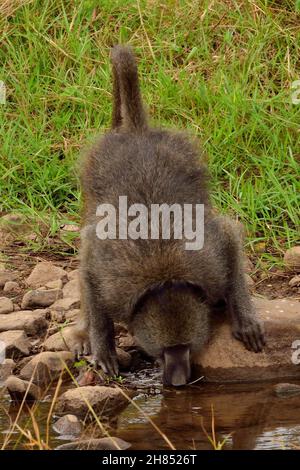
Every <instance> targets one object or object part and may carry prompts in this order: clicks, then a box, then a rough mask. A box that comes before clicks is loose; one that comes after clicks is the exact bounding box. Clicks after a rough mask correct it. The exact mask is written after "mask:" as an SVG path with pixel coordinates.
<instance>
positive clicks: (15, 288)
mask: <svg viewBox="0 0 300 470" xmlns="http://www.w3.org/2000/svg"><path fill="white" fill-rule="evenodd" d="M19 290H20V286H19V284H18V283H17V282H15V281H7V282H6V283H5V285H4V287H3V292H9V293H15V292H19Z"/></svg>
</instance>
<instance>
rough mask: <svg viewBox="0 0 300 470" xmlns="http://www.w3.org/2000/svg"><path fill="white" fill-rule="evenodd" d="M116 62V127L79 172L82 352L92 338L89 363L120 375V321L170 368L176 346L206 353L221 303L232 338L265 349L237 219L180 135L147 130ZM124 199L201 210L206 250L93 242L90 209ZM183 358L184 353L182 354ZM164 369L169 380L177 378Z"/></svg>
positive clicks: (127, 66)
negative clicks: (215, 205)
mask: <svg viewBox="0 0 300 470" xmlns="http://www.w3.org/2000/svg"><path fill="white" fill-rule="evenodd" d="M112 63H113V73H114V109H113V119H112V130H111V131H110V132H108V133H107V134H106V135H104V136H103V137H101V139H100V140H99V141H98V142H97V143H96V144H95V145H94V146H93V148H92V149H91V150H90V151H89V152H88V154H87V155H86V158H85V161H84V164H83V168H82V173H81V184H82V190H83V195H84V198H85V214H84V228H83V231H82V249H81V270H80V272H81V285H82V287H81V294H82V315H81V318H80V319H79V322H78V350H79V351H81V352H82V351H83V349H85V351H87V350H88V349H89V340H90V342H91V349H92V353H93V356H94V358H95V361H96V362H97V363H98V364H100V365H101V366H102V367H103V369H104V370H105V371H107V372H109V373H111V374H115V373H117V372H118V366H117V360H116V353H115V345H114V327H113V322H114V321H123V322H125V323H126V324H127V325H128V328H129V329H130V330H131V331H132V333H133V334H135V335H136V337H137V338H138V340H139V341H140V343H141V346H142V347H143V348H144V349H145V350H146V351H147V352H148V353H149V354H150V355H153V356H154V357H158V358H161V359H162V362H164V351H168V363H171V364H172V371H173V368H174V363H176V361H172V360H171V359H170V354H173V351H175V352H174V354H175V355H176V357H177V356H178V354H181V352H180V351H181V350H182V351H183V350H184V348H183V349H182V348H181V346H180V345H188V348H189V351H190V352H191V353H194V352H196V351H198V350H200V349H201V348H202V347H204V345H205V343H206V342H207V340H208V338H209V332H210V316H211V310H212V308H213V306H214V304H217V303H218V302H219V301H220V300H225V301H226V302H227V304H228V309H229V313H230V316H231V320H232V325H233V333H234V335H235V336H236V337H237V338H238V339H240V340H242V341H243V342H244V343H245V345H246V347H247V348H249V349H253V350H255V351H259V350H261V348H262V346H263V343H264V340H263V332H262V327H261V325H260V323H259V322H258V321H257V320H256V318H255V313H254V310H253V307H252V304H251V301H250V297H249V293H248V290H247V287H246V283H245V279H244V273H243V269H242V263H241V259H242V249H241V241H240V237H239V234H238V231H237V229H236V227H235V224H234V223H232V222H231V221H230V220H229V219H227V218H224V217H220V216H217V215H216V214H215V213H214V212H213V210H212V207H211V203H210V199H209V194H208V184H207V180H208V176H207V170H206V167H205V165H204V163H203V159H202V158H201V155H199V152H198V150H197V148H196V146H195V145H194V144H192V143H191V142H190V141H189V139H188V138H187V137H186V136H185V135H183V134H181V133H173V132H169V131H166V130H157V129H151V128H149V127H148V125H147V120H146V115H145V111H144V109H143V105H142V101H141V97H140V91H139V86H138V74H137V67H136V62H135V59H134V55H133V53H132V52H131V50H130V49H129V48H127V47H122V46H117V47H115V48H114V49H113V50H112ZM120 195H126V196H127V197H128V206H130V205H131V204H133V203H143V204H144V205H146V206H147V207H150V205H151V204H154V203H156V204H162V203H167V204H169V205H170V204H173V203H177V204H186V203H190V204H204V205H205V242H204V247H203V249H202V250H199V251H188V250H185V248H184V243H185V240H184V239H183V240H175V239H174V238H173V239H172V238H171V240H163V239H159V240H150V239H149V240H142V239H138V240H130V239H128V240H118V239H117V240H99V239H98V238H97V236H96V224H97V222H98V220H99V219H98V218H97V217H96V215H95V214H96V208H97V206H98V205H99V204H102V203H111V204H113V205H114V206H115V207H118V198H119V196H120ZM175 346H176V348H174V347H175ZM177 346H179V347H177ZM170 351H171V352H170ZM184 351H185V350H184ZM183 355H184V357H188V355H186V351H185V352H182V357H183ZM179 362H180V361H179ZM184 369H185V367H184V366H182V370H184ZM186 371H188V372H186V377H185V379H184V378H182V383H184V382H186V381H187V380H188V378H189V377H188V376H189V367H188V366H187V367H186ZM165 372H166V371H165ZM167 372H168V373H165V377H168V378H167V381H169V382H171V383H172V374H173V372H170V371H167ZM174 374H175V375H176V374H177V373H176V371H175V372H174ZM175 375H174V377H175ZM176 377H177V378H176V379H174V385H178V384H179V382H180V380H181V379H180V378H179V379H178V377H181V375H180V374H177V375H176ZM178 381H179V382H178Z"/></svg>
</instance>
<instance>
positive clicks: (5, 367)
mask: <svg viewBox="0 0 300 470" xmlns="http://www.w3.org/2000/svg"><path fill="white" fill-rule="evenodd" d="M15 367H16V363H15V361H14V360H13V359H4V361H3V362H2V363H1V364H0V381H1V382H3V381H4V380H6V379H7V377H9V376H10V375H12V373H13V371H14V369H15Z"/></svg>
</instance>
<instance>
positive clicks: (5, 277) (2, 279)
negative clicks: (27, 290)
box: [0, 271, 18, 287]
mask: <svg viewBox="0 0 300 470" xmlns="http://www.w3.org/2000/svg"><path fill="white" fill-rule="evenodd" d="M17 277H18V275H17V274H16V273H14V272H12V271H0V287H4V285H5V284H6V283H7V282H9V281H14V280H15V279H17Z"/></svg>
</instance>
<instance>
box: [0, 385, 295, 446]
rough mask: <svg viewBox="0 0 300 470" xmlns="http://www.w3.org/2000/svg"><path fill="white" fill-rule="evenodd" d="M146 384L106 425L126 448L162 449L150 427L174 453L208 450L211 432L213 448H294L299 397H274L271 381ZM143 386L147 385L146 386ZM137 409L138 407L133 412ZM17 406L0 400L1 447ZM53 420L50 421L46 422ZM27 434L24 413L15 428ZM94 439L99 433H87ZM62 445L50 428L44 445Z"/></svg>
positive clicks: (42, 407) (40, 416) (40, 413)
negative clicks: (128, 445) (148, 390)
mask: <svg viewBox="0 0 300 470" xmlns="http://www.w3.org/2000/svg"><path fill="white" fill-rule="evenodd" d="M154 382H155V383H152V384H151V390H152V392H151V393H152V394H150V395H147V394H146V393H145V390H143V387H145V384H142V386H141V391H140V393H139V395H138V396H137V397H135V399H134V401H133V403H132V404H130V405H129V406H128V407H127V408H126V409H125V410H124V411H123V412H121V413H120V414H119V415H118V416H116V417H115V418H114V419H113V420H112V421H111V422H110V432H111V435H114V436H117V437H121V438H122V439H124V440H126V441H128V442H130V443H131V444H132V449H146V450H150V449H155V450H156V449H168V448H169V445H168V444H167V442H166V440H164V438H163V437H162V435H161V434H160V433H159V432H158V431H157V430H156V429H154V426H153V424H152V423H151V422H150V421H149V419H148V418H147V417H146V416H145V414H146V415H148V416H149V417H150V418H151V420H152V421H153V423H154V424H155V425H156V426H157V427H158V428H159V429H160V431H161V433H163V434H164V435H165V436H167V438H168V439H169V440H170V441H171V443H172V445H173V446H174V447H175V448H176V449H187V450H189V449H211V448H212V444H211V443H210V439H212V438H213V431H212V421H214V425H213V429H214V432H215V443H216V444H215V445H218V443H222V446H223V448H224V449H297V448H300V396H298V397H289V398H278V397H276V396H275V395H274V392H273V388H274V384H272V383H260V384H250V385H249V384H247V385H246V384H243V385H232V384H226V385H221V384H203V383H202V384H200V385H197V386H196V385H194V386H188V387H185V388H183V389H177V390H176V389H162V388H161V387H160V384H159V382H158V381H157V377H156V378H155V381H154ZM148 385H149V384H148ZM49 407H50V400H46V401H45V402H44V403H41V404H39V406H38V410H37V412H36V414H35V416H36V420H37V423H38V425H39V429H40V432H41V435H42V437H43V439H45V436H46V425H45V422H46V418H47V414H48V410H49ZM136 407H138V408H139V409H137V408H136ZM17 412H18V408H17V407H15V406H12V404H11V403H10V402H9V399H8V397H6V396H4V397H2V401H1V411H0V441H1V443H3V441H4V439H5V436H6V433H7V429H8V428H9V422H10V420H12V421H13V420H14V419H15V417H16V414H17ZM52 422H53V421H52ZM26 423H27V426H28V429H31V430H32V424H31V419H30V416H29V413H28V411H24V412H22V414H21V417H20V419H19V424H20V425H21V426H22V427H24V426H25V425H26ZM89 432H90V435H93V437H99V430H97V429H96V428H95V427H93V430H92V431H89ZM26 441H27V439H24V438H23V440H22V441H21V440H20V433H19V432H16V433H15V434H13V435H12V440H11V442H10V444H9V447H10V448H24V443H26ZM63 442H68V441H67V440H66V441H62V440H61V439H60V438H59V437H58V436H57V435H56V434H55V432H54V431H53V430H52V429H50V441H49V443H50V447H52V448H53V447H56V446H57V445H59V444H62V443H63Z"/></svg>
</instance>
